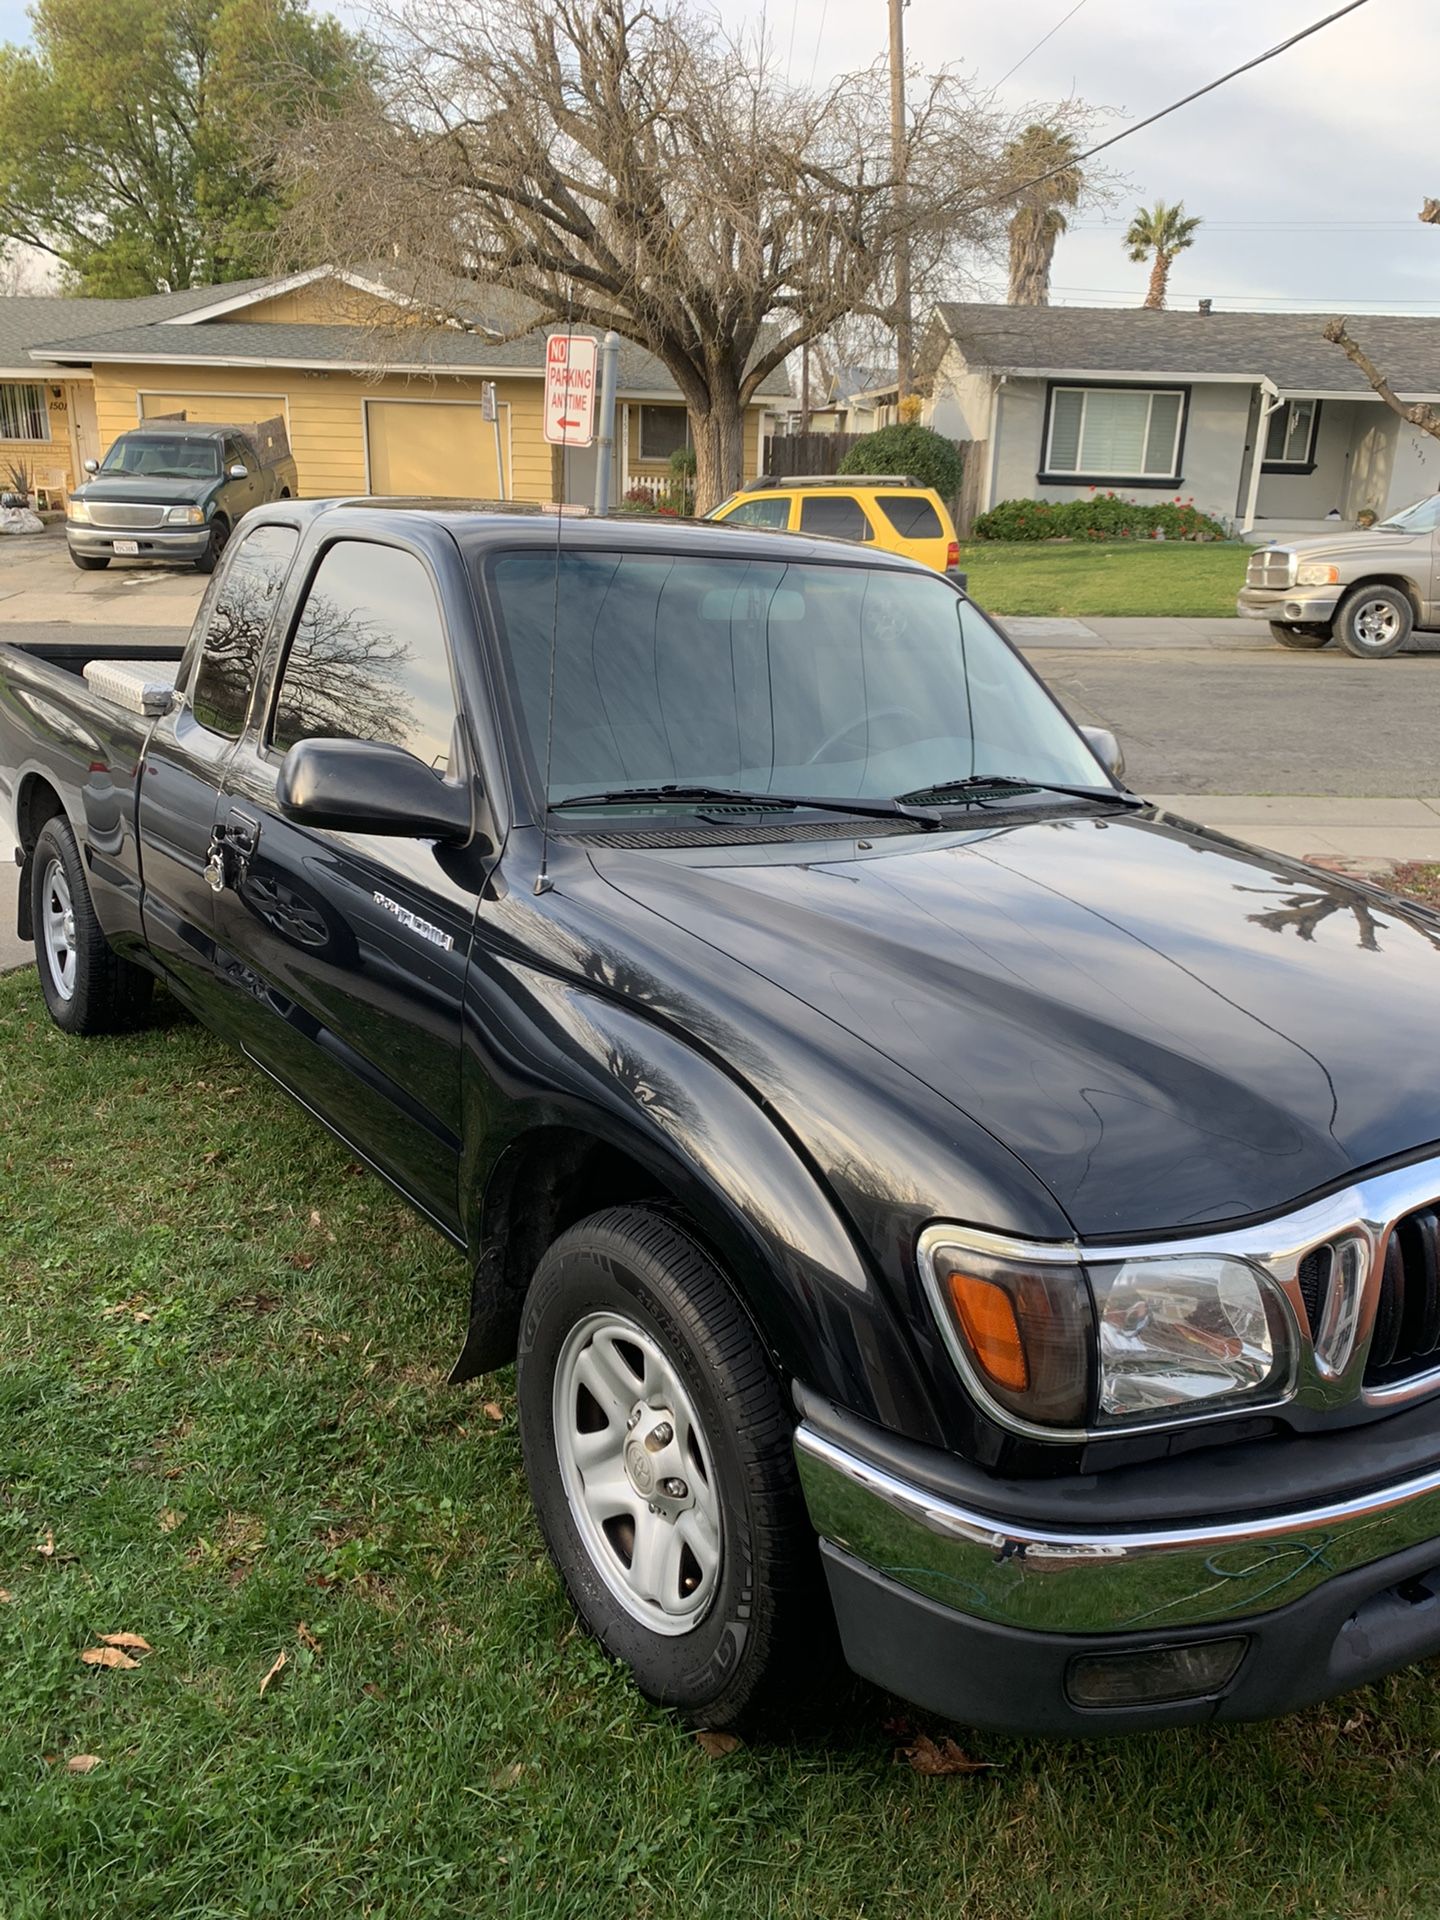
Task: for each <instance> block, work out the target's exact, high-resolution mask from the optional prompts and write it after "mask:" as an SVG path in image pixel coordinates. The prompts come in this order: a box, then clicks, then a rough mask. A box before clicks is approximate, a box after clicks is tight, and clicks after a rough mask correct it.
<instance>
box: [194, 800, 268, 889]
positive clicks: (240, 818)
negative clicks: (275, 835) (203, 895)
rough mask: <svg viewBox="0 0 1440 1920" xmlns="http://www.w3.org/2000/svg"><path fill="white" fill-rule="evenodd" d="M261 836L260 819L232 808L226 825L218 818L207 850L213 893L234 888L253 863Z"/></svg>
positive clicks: (206, 875) (206, 869)
mask: <svg viewBox="0 0 1440 1920" xmlns="http://www.w3.org/2000/svg"><path fill="white" fill-rule="evenodd" d="M259 838H260V822H259V821H258V820H256V819H254V818H253V817H252V816H251V815H250V814H248V813H242V812H241V811H240V810H239V808H238V807H232V808H231V810H230V814H229V817H228V818H227V819H226V820H225V822H224V823H223V824H222V823H221V822H220V821H218V820H217V821H216V823H215V825H214V827H213V828H212V829H211V833H210V844H209V846H208V847H207V848H206V850H205V879H206V882H207V884H208V885H209V887H210V891H211V892H212V893H223V892H224V891H225V889H226V887H233V886H234V885H235V884H236V883H237V881H238V880H239V879H240V877H241V875H242V874H243V873H244V871H245V868H246V867H247V866H248V865H249V863H250V856H251V854H252V853H254V851H255V846H256V842H257V841H258V840H259Z"/></svg>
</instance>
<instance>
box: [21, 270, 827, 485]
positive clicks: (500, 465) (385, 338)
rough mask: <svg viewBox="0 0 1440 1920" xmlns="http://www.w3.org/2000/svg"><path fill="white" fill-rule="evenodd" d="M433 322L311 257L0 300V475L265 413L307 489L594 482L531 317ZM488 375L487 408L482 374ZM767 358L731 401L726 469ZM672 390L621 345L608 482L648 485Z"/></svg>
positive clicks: (754, 434)
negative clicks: (230, 278) (551, 383)
mask: <svg viewBox="0 0 1440 1920" xmlns="http://www.w3.org/2000/svg"><path fill="white" fill-rule="evenodd" d="M482 296H483V290H477V296H476V299H477V311H476V313H475V315H474V317H473V319H471V320H470V322H469V324H468V325H455V324H444V325H442V324H438V323H436V322H435V321H434V320H433V319H431V318H430V317H428V316H426V315H424V314H423V313H421V312H418V311H415V310H413V309H412V308H410V307H409V305H408V303H407V302H406V301H405V299H404V297H403V296H401V295H399V294H397V293H395V292H394V291H393V290H392V289H390V288H389V287H387V286H386V285H385V284H384V283H383V282H382V281H381V280H379V279H378V278H372V277H369V276H363V275H358V274H354V273H350V272H341V271H338V270H335V269H332V268H329V267H317V268H314V269H312V270H310V271H309V272H306V273H299V274H294V275H291V276H289V277H287V278H283V279H269V280H252V281H239V282H234V283H232V284H230V285H227V286H219V287H200V288H191V289H189V290H188V291H186V292H184V293H177V294H153V295H149V296H146V297H145V298H143V299H138V300H70V299H65V298H62V297H59V296H55V297H41V298H15V299H0V484H3V480H4V477H5V471H6V468H7V466H8V465H9V464H10V463H12V462H13V461H14V460H15V459H16V458H19V459H22V460H24V461H25V462H26V463H27V464H28V465H29V468H30V471H31V476H32V483H33V484H35V485H37V486H39V487H41V488H43V489H46V490H48V491H49V492H50V493H51V494H52V496H54V497H57V498H58V497H59V496H60V495H62V494H63V493H64V492H65V491H66V490H67V489H68V488H69V487H71V486H73V485H75V484H76V483H77V477H78V476H80V475H81V474H82V472H83V466H84V462H85V460H86V459H87V458H91V457H95V458H99V457H102V456H103V455H104V453H105V451H106V449H107V448H108V447H109V445H110V443H111V442H112V441H113V440H114V439H115V437H116V435H117V434H120V433H123V432H125V431H126V429H127V428H130V427H134V426H136V425H137V424H138V423H139V422H140V421H143V420H145V419H147V418H149V417H151V416H153V415H156V414H165V413H172V414H173V413H181V412H183V413H184V414H185V416H186V417H187V418H188V419H192V420H215V421H225V422H229V423H233V424H235V425H244V424H247V423H253V422H255V421H258V420H263V419H269V418H272V417H274V416H275V415H277V414H278V415H281V416H283V417H284V419H285V421H286V424H287V427H288V430H289V435H290V444H291V449H292V451H293V453H294V455H295V463H296V467H297V469H298V472H299V478H300V492H301V493H302V495H305V496H307V497H323V496H330V495H336V494H401V495H403V494H439V495H449V496H451V497H453V498H459V499H465V498H495V497H504V498H506V499H513V500H554V499H563V500H569V501H574V502H576V503H580V504H584V503H588V502H589V501H590V500H592V499H593V497H594V489H595V458H596V455H595V450H594V449H593V448H586V449H569V450H566V451H565V452H563V453H562V452H561V450H560V449H558V448H553V447H551V446H550V445H549V443H548V442H547V441H546V439H545V437H544V432H543V426H542V399H543V393H544V366H545V337H544V332H543V331H534V332H531V333H527V334H524V335H523V336H521V337H520V338H519V339H513V338H510V337H508V336H507V332H506V331H505V330H504V329H502V328H501V327H499V326H494V325H487V324H486V321H485V318H484V315H483V313H482V312H481V311H479V310H478V308H479V305H480V301H481V298H482ZM492 386H493V393H494V402H495V404H494V408H493V415H494V417H493V418H492V419H487V418H486V417H485V416H486V412H487V411H488V409H487V408H486V406H485V404H484V401H485V398H486V389H487V388H489V387H492ZM788 397H789V383H788V381H787V379H786V377H785V374H784V371H783V369H779V370H777V371H776V372H775V373H773V374H772V375H770V376H769V378H768V379H767V380H766V381H765V383H764V385H763V387H762V391H761V393H760V394H759V395H757V397H756V400H755V401H754V402H753V403H752V405H751V407H750V408H749V410H748V416H747V419H746V425H745V442H744V449H745V472H746V474H747V475H753V474H755V473H757V472H758V471H759V466H760V449H761V421H762V417H763V415H764V413H765V412H766V410H767V408H771V407H774V406H775V405H777V404H783V403H784V401H785V400H786V399H788ZM687 433H688V427H687V422H686V415H685V409H684V406H683V405H682V404H681V401H680V396H679V392H678V389H677V388H676V386H675V383H674V381H673V380H672V379H671V377H670V375H669V374H668V373H667V372H666V370H665V369H664V367H663V366H662V365H661V364H660V362H659V361H658V360H656V359H654V358H653V356H651V355H650V354H648V353H646V352H645V351H644V350H643V349H641V348H638V347H635V346H632V345H630V344H629V343H628V342H626V343H624V344H623V345H622V347H621V352H620V379H619V388H618V406H617V411H616V445H615V454H614V461H615V465H614V472H613V475H612V483H611V486H612V498H613V499H615V500H617V501H618V500H622V499H623V498H624V497H625V495H626V494H627V493H629V492H632V491H633V490H634V489H636V488H643V487H651V488H658V487H659V486H660V485H662V484H663V482H664V481H665V479H666V478H667V476H668V472H669V465H668V463H669V458H670V454H671V453H672V451H674V449H676V448H677V447H683V446H684V445H685V444H686V439H687Z"/></svg>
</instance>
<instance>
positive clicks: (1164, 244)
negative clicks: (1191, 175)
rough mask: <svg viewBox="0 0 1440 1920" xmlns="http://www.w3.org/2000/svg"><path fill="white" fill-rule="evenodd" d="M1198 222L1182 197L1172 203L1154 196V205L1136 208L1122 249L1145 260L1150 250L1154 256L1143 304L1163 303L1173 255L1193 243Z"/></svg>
mask: <svg viewBox="0 0 1440 1920" xmlns="http://www.w3.org/2000/svg"><path fill="white" fill-rule="evenodd" d="M1199 225H1200V216H1199V214H1198V213H1193V214H1187V213H1186V211H1185V202H1184V201H1183V200H1177V201H1176V202H1175V204H1174V206H1173V207H1167V206H1166V204H1165V202H1164V201H1163V200H1157V201H1156V202H1155V204H1154V206H1153V207H1137V208H1136V210H1135V218H1134V219H1133V220H1132V221H1131V222H1130V226H1129V230H1128V231H1127V232H1126V235H1125V251H1126V252H1127V253H1128V254H1129V256H1130V258H1131V259H1132V260H1148V259H1149V258H1150V256H1151V254H1152V253H1153V254H1154V256H1155V264H1154V266H1153V267H1151V269H1150V288H1149V291H1148V292H1147V293H1146V295H1145V298H1144V301H1143V302H1142V305H1144V306H1147V307H1163V306H1164V305H1165V289H1166V286H1167V285H1168V283H1169V280H1170V269H1171V267H1172V266H1173V265H1174V263H1175V256H1176V254H1177V253H1183V252H1184V251H1185V249H1186V247H1193V246H1194V244H1195V229H1196V228H1197V227H1198V226H1199Z"/></svg>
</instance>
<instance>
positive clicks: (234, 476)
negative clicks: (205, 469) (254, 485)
mask: <svg viewBox="0 0 1440 1920" xmlns="http://www.w3.org/2000/svg"><path fill="white" fill-rule="evenodd" d="M225 472H226V474H227V476H228V477H229V478H230V479H231V480H244V479H247V478H248V476H249V473H250V469H249V468H248V467H242V466H241V464H240V462H239V461H238V460H237V461H236V462H235V464H234V466H233V467H227V468H226V469H225Z"/></svg>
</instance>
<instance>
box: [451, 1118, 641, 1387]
mask: <svg viewBox="0 0 1440 1920" xmlns="http://www.w3.org/2000/svg"><path fill="white" fill-rule="evenodd" d="M673 1198H674V1195H673V1194H672V1193H671V1191H670V1189H668V1188H667V1187H666V1186H665V1184H664V1182H663V1181H661V1180H660V1179H658V1178H657V1177H656V1175H655V1173H654V1171H653V1170H652V1169H651V1168H649V1167H647V1166H645V1165H644V1164H643V1163H642V1162H641V1161H639V1160H637V1159H635V1158H634V1157H632V1156H631V1155H630V1154H628V1153H626V1152H625V1151H624V1150H623V1149H622V1148H620V1147H616V1146H613V1145H612V1144H611V1143H610V1142H609V1141H606V1140H601V1139H598V1138H597V1137H596V1136H595V1135H594V1134H589V1133H584V1132H582V1131H581V1130H580V1129H578V1128H571V1127H537V1128H536V1129H535V1130H534V1131H533V1132H531V1133H528V1134H525V1135H522V1137H521V1138H520V1139H519V1140H517V1141H516V1142H515V1143H514V1144H513V1145H512V1146H511V1147H510V1148H509V1149H508V1150H507V1151H506V1152H505V1153H504V1154H503V1155H502V1156H501V1158H500V1160H499V1161H498V1162H497V1164H496V1166H495V1168H494V1169H493V1171H492V1172H491V1174H490V1178H489V1180H488V1182H487V1183H486V1187H485V1196H484V1200H483V1202H482V1204H481V1210H480V1220H479V1228H478V1232H477V1235H476V1244H477V1245H478V1247H479V1249H480V1253H479V1258H478V1259H477V1260H476V1263H475V1270H474V1279H473V1282H472V1288H471V1297H470V1330H469V1334H468V1337H467V1339H466V1342H465V1351H464V1352H463V1353H462V1354H461V1356H460V1359H459V1360H458V1361H457V1362H456V1366H455V1370H454V1372H453V1374H452V1375H451V1378H452V1379H453V1380H457V1381H458V1380H469V1379H471V1378H473V1377H474V1376H475V1375H476V1374H477V1373H487V1372H489V1370H490V1369H491V1368H492V1367H499V1366H505V1365H506V1364H508V1362H509V1361H511V1360H513V1359H514V1357H515V1348H516V1344H517V1341H518V1338H519V1332H520V1311H521V1307H522V1304H523V1302H524V1299H525V1293H526V1289H527V1288H528V1287H529V1285H530V1281H531V1278H532V1276H533V1275H534V1272H535V1269H536V1267H537V1266H539V1264H540V1260H541V1257H542V1255H543V1254H544V1252H545V1249H546V1248H547V1247H548V1246H550V1245H551V1244H552V1242H554V1241H555V1240H557V1239H558V1238H559V1237H560V1235H561V1234H562V1233H564V1231H565V1229H566V1228H567V1227H573V1226H574V1225H575V1223H576V1221H577V1220H583V1219H585V1218H586V1216H587V1215H589V1214H592V1213H598V1212H600V1210H601V1209H602V1208H603V1207H613V1206H624V1205H633V1204H634V1203H635V1202H637V1201H658V1200H670V1199H673Z"/></svg>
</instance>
